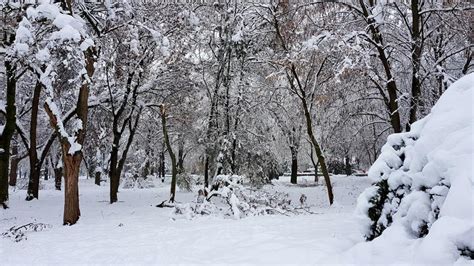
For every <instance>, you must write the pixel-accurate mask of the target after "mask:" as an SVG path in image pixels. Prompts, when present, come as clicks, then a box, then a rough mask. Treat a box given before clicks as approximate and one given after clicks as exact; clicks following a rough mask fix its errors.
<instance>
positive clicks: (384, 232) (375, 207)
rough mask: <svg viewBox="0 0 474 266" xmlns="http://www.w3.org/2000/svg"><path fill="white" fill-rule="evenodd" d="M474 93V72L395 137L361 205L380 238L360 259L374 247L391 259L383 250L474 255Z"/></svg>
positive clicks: (447, 258)
mask: <svg viewBox="0 0 474 266" xmlns="http://www.w3.org/2000/svg"><path fill="white" fill-rule="evenodd" d="M473 91H474V74H469V75H466V76H465V77H463V78H461V79H460V80H458V81H457V82H455V83H454V84H452V85H451V86H450V87H449V88H448V89H447V90H446V92H445V93H444V94H443V95H442V97H441V98H440V99H439V101H438V102H437V103H436V105H435V106H434V107H433V109H432V110H431V113H430V114H429V115H428V116H426V117H425V118H423V119H421V120H419V121H417V122H416V123H414V124H413V125H412V129H411V130H410V131H409V132H406V133H400V134H393V135H391V136H389V137H388V140H387V143H386V144H385V145H384V146H383V148H382V152H381V154H380V156H379V158H378V159H377V160H376V162H375V163H374V164H373V166H372V167H371V169H370V170H369V178H371V179H372V180H373V182H374V183H373V185H372V186H371V187H369V188H368V189H366V190H365V191H364V192H363V193H362V194H361V195H360V197H359V199H358V203H357V209H356V215H357V217H358V218H359V219H360V220H361V224H362V230H363V234H364V237H365V238H366V239H367V240H373V241H372V242H366V243H361V244H359V245H356V247H354V248H353V249H352V250H351V251H350V253H352V255H353V256H359V255H362V254H365V255H367V252H370V253H371V254H372V255H371V256H373V255H375V254H379V255H381V256H380V257H381V258H383V257H385V258H386V259H387V260H386V261H385V262H389V261H390V260H388V258H387V256H383V253H386V254H388V252H390V253H393V254H391V255H388V256H390V257H398V258H399V259H398V260H395V261H400V257H402V260H403V256H405V257H404V259H406V261H407V262H410V263H416V262H423V263H436V264H439V263H441V264H447V263H453V262H457V263H462V262H468V260H470V259H473V255H474V254H473V251H474V222H473V221H474V217H473V208H474V207H473V204H474V194H473V188H474V186H473V183H474V178H473V177H474V174H473V166H472V164H473V147H474V141H473V139H474V134H473V122H474V113H473V103H474V98H473ZM366 249H369V250H370V251H368V250H366ZM395 250H396V252H394V251H395ZM357 254H359V255H357ZM391 261H393V260H391ZM370 262H371V263H374V262H375V263H377V261H374V260H371V261H370ZM380 262H382V263H383V262H384V260H381V261H380ZM471 262H472V261H471Z"/></svg>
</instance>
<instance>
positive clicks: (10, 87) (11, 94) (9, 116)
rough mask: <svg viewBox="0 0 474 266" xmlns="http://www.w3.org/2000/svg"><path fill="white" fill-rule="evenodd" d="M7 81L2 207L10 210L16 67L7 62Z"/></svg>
mask: <svg viewBox="0 0 474 266" xmlns="http://www.w3.org/2000/svg"><path fill="white" fill-rule="evenodd" d="M5 73H6V79H7V87H6V98H7V99H6V100H7V101H6V106H5V112H6V115H5V126H4V128H3V132H2V133H1V134H0V205H1V206H2V207H3V208H4V209H6V208H8V205H7V202H8V167H9V163H10V142H11V139H12V137H13V133H14V131H15V127H16V106H15V96H16V81H17V80H16V76H15V75H16V66H15V65H13V64H12V62H11V61H10V60H5Z"/></svg>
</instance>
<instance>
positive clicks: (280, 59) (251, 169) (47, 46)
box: [0, 0, 474, 225]
mask: <svg viewBox="0 0 474 266" xmlns="http://www.w3.org/2000/svg"><path fill="white" fill-rule="evenodd" d="M30 2H31V3H30ZM34 2H35V1H5V0H3V1H2V4H1V8H2V18H1V20H2V22H1V24H2V35H1V37H0V38H1V39H0V41H1V48H0V56H1V57H2V60H3V62H4V63H3V64H2V67H1V69H0V70H1V71H0V84H1V88H2V89H1V94H0V95H1V96H0V112H1V114H0V123H1V124H0V204H1V205H3V208H8V207H9V205H8V187H9V186H19V185H21V184H22V185H23V187H24V188H26V191H25V199H26V200H33V199H38V200H41V180H42V179H48V178H54V179H55V182H56V188H57V189H61V188H62V187H63V189H64V191H65V204H64V224H69V225H72V224H74V223H76V222H77V220H78V219H79V216H80V209H79V192H78V191H79V189H80V187H79V186H78V179H79V176H87V177H89V178H93V179H95V182H96V184H97V185H99V186H104V185H107V186H110V198H109V199H108V200H109V201H110V203H114V202H117V201H118V196H119V195H118V194H117V192H118V190H119V187H120V185H121V184H122V183H123V182H125V181H126V180H130V179H132V180H138V179H148V178H154V179H156V178H162V177H164V175H165V173H167V174H171V176H172V182H171V188H170V197H169V201H168V202H167V203H165V204H171V203H173V202H174V201H175V194H176V186H177V185H179V186H186V184H187V183H188V182H189V176H190V175H191V174H193V175H200V176H202V180H203V182H202V187H203V190H202V193H204V194H207V193H208V192H209V191H210V190H211V189H212V184H213V183H214V182H213V180H214V179H215V177H216V176H219V175H231V174H232V175H239V176H246V177H247V178H248V179H249V180H250V184H251V185H252V186H256V187H258V186H260V185H261V184H264V183H266V182H268V181H269V180H270V179H273V178H277V177H278V176H280V175H282V174H283V173H284V172H289V173H291V182H292V183H296V182H297V173H298V172H299V171H300V172H301V171H304V170H306V169H307V168H315V169H317V170H316V171H315V172H316V173H320V175H321V176H320V178H322V179H323V180H324V182H325V185H326V186H327V191H328V194H329V195H328V198H329V202H330V203H332V202H333V197H334V196H333V194H332V190H331V181H330V175H329V173H340V174H348V175H350V174H352V173H353V172H354V171H356V170H357V171H364V172H365V171H366V170H367V169H368V167H369V166H370V165H371V164H372V163H373V162H374V161H375V160H376V159H377V157H378V155H379V153H380V148H381V146H382V145H383V144H384V143H385V141H386V138H387V136H388V135H389V134H391V133H399V132H405V131H408V130H409V129H410V126H411V124H412V123H414V122H415V121H417V120H419V119H420V118H423V117H424V116H425V115H427V114H428V113H429V112H430V109H431V107H432V106H433V105H434V104H435V103H436V101H437V100H438V98H439V97H440V96H441V95H442V94H443V92H444V91H445V90H446V89H447V87H448V86H449V85H450V84H451V83H452V82H453V81H454V80H457V79H458V78H460V77H461V76H463V75H465V74H468V73H470V72H472V71H473V70H474V66H473V61H472V58H473V50H474V47H473V38H474V36H473V25H474V15H473V12H472V9H473V8H474V6H473V5H472V4H470V3H469V1H428V0H412V1H376V0H369V1H366V0H358V1H356V0H354V1H335V2H331V3H329V2H328V1H288V0H281V1H216V2H214V3H213V2H211V1H209V2H208V1H177V2H176V3H169V2H170V1H74V0H65V1H57V3H49V2H48V1H45V3H43V4H37V3H34ZM187 2H189V3H187ZM315 178H318V176H317V175H316V177H315ZM62 182H64V184H61V183H62Z"/></svg>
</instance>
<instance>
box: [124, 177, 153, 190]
mask: <svg viewBox="0 0 474 266" xmlns="http://www.w3.org/2000/svg"><path fill="white" fill-rule="evenodd" d="M153 187H155V184H154V183H153V176H151V175H150V176H147V177H143V176H141V175H138V174H132V173H125V179H124V181H123V185H122V188H124V189H132V188H139V189H142V188H153Z"/></svg>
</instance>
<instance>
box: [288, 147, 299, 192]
mask: <svg viewBox="0 0 474 266" xmlns="http://www.w3.org/2000/svg"><path fill="white" fill-rule="evenodd" d="M297 179H298V151H296V149H295V148H293V147H292V148H291V179H290V182H291V184H296V183H297V182H298V181H297Z"/></svg>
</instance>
